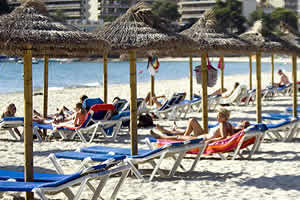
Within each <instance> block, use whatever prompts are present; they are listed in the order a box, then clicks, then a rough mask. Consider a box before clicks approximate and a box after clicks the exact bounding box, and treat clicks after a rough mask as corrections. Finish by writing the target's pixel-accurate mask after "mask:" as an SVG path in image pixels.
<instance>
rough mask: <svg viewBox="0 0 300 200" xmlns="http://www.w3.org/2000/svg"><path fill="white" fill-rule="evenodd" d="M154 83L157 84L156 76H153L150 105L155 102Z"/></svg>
mask: <svg viewBox="0 0 300 200" xmlns="http://www.w3.org/2000/svg"><path fill="white" fill-rule="evenodd" d="M154 83H155V78H154V76H152V75H151V101H150V105H152V103H153V101H152V99H153V97H154Z"/></svg>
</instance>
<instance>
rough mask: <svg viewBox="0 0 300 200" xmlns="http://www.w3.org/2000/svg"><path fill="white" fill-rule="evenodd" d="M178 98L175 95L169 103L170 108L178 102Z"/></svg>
mask: <svg viewBox="0 0 300 200" xmlns="http://www.w3.org/2000/svg"><path fill="white" fill-rule="evenodd" d="M177 98H178V96H177V95H176V94H173V95H172V97H171V98H170V99H169V101H168V106H172V105H174V104H175V102H176V100H177Z"/></svg>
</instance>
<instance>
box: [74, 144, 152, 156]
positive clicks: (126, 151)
mask: <svg viewBox="0 0 300 200" xmlns="http://www.w3.org/2000/svg"><path fill="white" fill-rule="evenodd" d="M80 151H81V152H86V153H96V154H97V153H100V154H107V153H114V154H119V155H127V156H129V155H131V149H130V148H119V147H109V146H91V147H84V148H80ZM149 151H151V150H145V149H139V150H138V153H139V154H145V153H148V152H149Z"/></svg>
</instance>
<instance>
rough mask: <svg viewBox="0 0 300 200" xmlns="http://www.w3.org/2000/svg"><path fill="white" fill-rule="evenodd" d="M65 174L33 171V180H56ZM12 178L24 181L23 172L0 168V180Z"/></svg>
mask: <svg viewBox="0 0 300 200" xmlns="http://www.w3.org/2000/svg"><path fill="white" fill-rule="evenodd" d="M66 176H67V175H62V174H48V173H33V177H34V181H35V182H49V181H57V180H60V179H61V178H63V177H66ZM8 179H14V180H16V181H24V172H20V171H12V170H6V169H0V180H2V181H3V180H8Z"/></svg>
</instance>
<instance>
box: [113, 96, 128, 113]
mask: <svg viewBox="0 0 300 200" xmlns="http://www.w3.org/2000/svg"><path fill="white" fill-rule="evenodd" d="M126 103H127V100H126V99H119V100H118V101H117V103H115V104H114V106H115V110H116V111H117V112H120V111H121V110H122V109H123V108H124V106H125V105H126Z"/></svg>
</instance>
